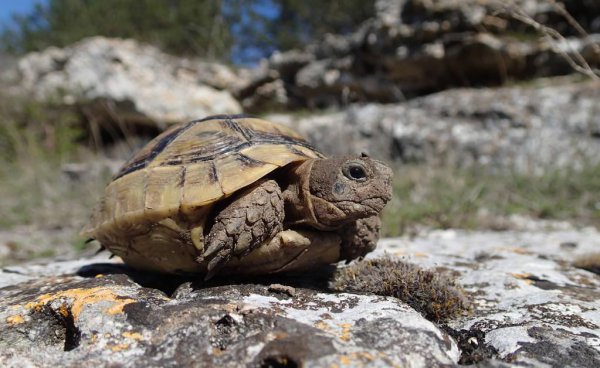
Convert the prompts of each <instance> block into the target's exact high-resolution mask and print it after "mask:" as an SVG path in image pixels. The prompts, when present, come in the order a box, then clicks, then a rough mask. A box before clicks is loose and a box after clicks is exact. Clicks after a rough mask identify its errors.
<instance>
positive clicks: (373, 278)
mask: <svg viewBox="0 0 600 368" xmlns="http://www.w3.org/2000/svg"><path fill="white" fill-rule="evenodd" d="M330 286H331V288H332V289H334V290H336V291H340V292H360V293H370V294H376V295H383V296H392V297H395V298H398V299H400V300H402V301H403V302H405V303H407V304H408V305H410V306H411V307H412V308H414V309H415V310H417V311H418V312H419V313H421V314H423V315H424V316H425V318H427V319H429V320H432V321H435V322H443V321H447V320H449V319H452V318H454V317H458V316H460V315H462V314H463V313H466V312H467V311H468V309H469V303H468V301H467V298H466V296H465V295H466V294H465V292H464V291H463V289H462V288H461V287H460V286H459V285H457V284H456V282H455V281H454V279H453V278H452V277H450V276H449V275H448V274H447V273H444V272H438V271H435V270H426V269H423V268H421V267H419V266H417V265H414V264H410V263H406V262H403V261H401V260H394V259H392V258H389V257H385V258H379V259H373V260H363V261H359V262H357V263H355V264H353V265H351V266H348V267H344V268H341V269H339V270H337V271H336V272H335V273H334V275H333V277H332V279H331V282H330Z"/></svg>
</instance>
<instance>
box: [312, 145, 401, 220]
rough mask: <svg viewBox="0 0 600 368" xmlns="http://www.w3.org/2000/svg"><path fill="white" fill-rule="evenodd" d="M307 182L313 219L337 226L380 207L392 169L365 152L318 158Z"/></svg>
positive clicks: (387, 197) (386, 195)
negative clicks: (355, 154)
mask: <svg viewBox="0 0 600 368" xmlns="http://www.w3.org/2000/svg"><path fill="white" fill-rule="evenodd" d="M309 185H310V193H311V197H312V206H313V210H314V214H315V217H316V220H317V221H318V222H319V223H320V225H322V226H325V227H338V226H341V225H344V224H346V223H349V222H352V221H355V220H358V219H360V218H366V217H371V216H375V215H378V214H379V213H380V212H381V210H383V207H384V206H385V205H386V203H387V202H388V201H389V200H390V199H391V198H392V170H391V169H390V168H389V167H387V166H386V165H385V164H383V163H382V162H379V161H376V160H373V159H372V158H370V157H368V156H367V155H366V154H362V155H361V156H342V157H334V158H327V159H319V160H315V162H314V163H313V165H312V168H311V171H310V180H309Z"/></svg>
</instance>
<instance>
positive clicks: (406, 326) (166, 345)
mask: <svg viewBox="0 0 600 368" xmlns="http://www.w3.org/2000/svg"><path fill="white" fill-rule="evenodd" d="M86 261H87V262H85V261H83V262H82V261H73V262H62V263H57V264H56V263H55V264H50V265H47V266H45V267H46V268H44V266H25V267H10V268H8V269H4V271H3V272H2V273H0V280H1V281H0V282H3V283H4V285H5V286H4V288H2V289H0V294H1V295H2V302H0V303H1V304H2V309H1V312H0V346H1V347H2V348H1V349H0V351H1V352H0V363H1V364H2V366H6V367H13V366H23V365H32V366H51V365H58V366H70V365H76V364H77V365H78V366H81V365H80V364H81V363H82V362H84V365H83V366H85V367H88V366H89V367H91V366H111V365H114V364H118V365H124V366H142V365H143V366H151V367H159V366H160V367H164V366H224V367H238V366H296V367H298V366H311V367H330V366H332V365H346V366H362V365H365V364H368V365H376V366H392V365H393V364H400V365H402V366H406V367H425V366H428V367H438V366H444V365H447V364H452V363H454V362H456V361H457V360H458V349H457V347H456V345H455V344H454V342H453V341H452V340H451V339H450V338H449V337H448V336H447V335H446V334H445V333H443V332H442V331H441V330H440V329H438V328H437V327H436V326H434V325H433V324H432V323H431V322H429V321H427V320H425V319H424V318H423V317H421V316H420V315H419V314H418V313H417V312H415V311H414V310H412V309H411V308H409V307H408V306H406V305H404V304H402V303H401V302H399V301H398V300H395V299H393V298H384V297H379V296H373V295H356V294H344V293H339V294H332V293H327V292H323V291H315V290H311V289H307V288H302V287H296V288H295V289H294V293H293V295H288V294H282V293H281V292H280V291H279V290H275V289H273V287H272V286H268V283H267V284H265V285H262V284H253V283H247V282H244V283H241V284H240V283H234V284H232V285H221V286H218V285H212V286H203V285H198V284H194V283H190V282H186V283H182V284H181V285H179V286H178V287H177V288H176V290H175V291H173V289H172V287H171V288H170V289H169V288H168V287H166V286H165V285H164V283H162V290H160V289H157V288H156V284H154V286H155V287H150V286H148V284H146V286H142V285H141V284H138V283H136V282H134V281H133V280H134V279H135V280H138V281H140V280H144V282H142V284H144V283H148V282H149V279H148V276H147V275H141V274H139V273H130V275H128V274H127V273H128V272H131V271H128V270H127V269H126V268H125V267H123V266H122V265H118V264H104V265H102V263H100V264H97V263H96V262H107V260H106V259H104V258H93V259H88V260H86ZM77 272H78V273H79V274H80V275H85V276H87V277H85V276H77V275H75V273H77ZM99 272H101V273H110V274H106V275H96V273H99ZM15 275H18V276H19V277H17V278H15ZM94 275H96V276H95V277H92V276H94ZM162 278H163V279H164V277H162ZM154 282H156V279H155V280H154ZM151 283H152V282H151ZM165 291H167V292H166V293H165Z"/></svg>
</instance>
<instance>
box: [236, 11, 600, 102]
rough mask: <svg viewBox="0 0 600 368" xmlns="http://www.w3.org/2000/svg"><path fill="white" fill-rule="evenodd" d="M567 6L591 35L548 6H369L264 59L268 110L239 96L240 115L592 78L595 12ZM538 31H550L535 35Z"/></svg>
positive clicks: (597, 52) (250, 89) (252, 87)
mask: <svg viewBox="0 0 600 368" xmlns="http://www.w3.org/2000/svg"><path fill="white" fill-rule="evenodd" d="M564 6H565V7H566V11H568V12H570V13H571V14H572V15H573V16H574V17H575V19H577V20H578V21H580V23H581V26H582V27H583V28H584V29H587V30H589V31H590V33H592V34H591V35H585V34H581V33H580V32H578V31H577V30H576V29H575V28H574V27H573V25H572V24H571V23H569V21H568V17H566V16H565V15H564V9H563V7H561V6H559V5H556V4H554V3H549V2H547V1H539V0H512V1H507V2H500V1H497V0H485V1H481V0H466V1H455V0H439V1H425V0H381V1H376V2H375V9H376V16H375V17H374V18H372V19H368V20H366V21H365V22H364V23H363V24H361V25H359V26H357V27H356V29H355V30H354V32H352V33H351V34H348V35H327V36H326V37H323V38H322V39H321V40H318V41H317V42H315V43H314V44H312V45H309V46H307V47H306V48H305V49H304V50H291V51H287V52H283V53H277V54H275V55H273V56H272V57H271V58H269V60H268V61H266V63H265V65H262V66H261V72H262V73H268V72H265V70H267V71H272V72H273V74H272V75H274V78H277V79H278V81H280V83H281V87H279V88H280V92H278V94H277V95H276V97H275V95H273V97H272V100H271V102H270V103H267V102H265V100H264V99H261V100H259V101H256V102H257V103H255V101H253V100H252V99H251V98H245V99H244V100H243V104H244V108H245V109H246V110H248V111H264V109H265V108H269V109H273V108H274V107H279V108H280V109H281V108H290V107H291V108H311V109H312V108H327V107H331V106H345V105H347V104H348V103H351V102H383V103H388V102H398V101H404V100H405V99H407V98H413V97H416V96H421V95H424V94H428V93H431V92H436V91H440V90H444V89H448V88H453V87H457V86H497V85H502V84H505V83H507V82H510V81H514V80H529V79H532V78H537V77H543V76H553V75H563V74H569V73H574V72H575V71H576V70H579V71H583V72H585V73H587V74H588V75H590V76H591V75H593V74H594V68H597V67H598V66H599V65H600V63H599V60H600V46H599V45H600V40H599V35H598V34H593V33H599V32H600V30H598V25H599V24H600V17H599V16H597V14H598V12H597V11H596V10H597V6H596V5H594V4H593V2H577V1H566V2H565V4H564ZM543 27H548V28H549V29H550V31H549V32H550V33H548V34H544V33H543V32H541V29H543ZM556 31H557V32H559V33H560V34H561V35H562V36H558V35H556V34H555V33H553V32H556ZM574 64H577V65H578V66H577V67H575V66H574ZM282 71H285V72H282ZM253 82H254V83H250V84H247V85H246V86H245V87H244V88H242V89H243V90H244V91H245V92H246V94H247V95H248V96H249V95H252V94H253V93H254V91H258V90H259V89H260V88H261V84H260V83H256V80H254V81H253ZM264 83H265V84H266V83H268V84H271V85H272V84H273V80H268V81H264ZM282 95H284V96H286V98H282Z"/></svg>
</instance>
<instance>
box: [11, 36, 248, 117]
mask: <svg viewBox="0 0 600 368" xmlns="http://www.w3.org/2000/svg"><path fill="white" fill-rule="evenodd" d="M18 72H19V75H20V79H19V81H18V84H17V89H18V90H19V91H20V92H21V93H26V94H28V95H31V96H33V97H35V98H37V99H40V100H47V99H56V98H62V99H63V101H65V102H67V103H71V104H72V103H80V104H87V103H90V102H92V101H103V104H101V105H100V106H99V107H98V106H95V108H92V109H88V110H87V111H90V112H91V113H92V114H93V115H94V116H93V117H98V116H99V115H101V114H102V113H104V114H107V115H111V114H112V115H113V120H114V119H116V120H121V121H123V120H124V121H125V122H126V123H127V122H129V121H138V122H139V121H142V122H143V121H149V122H154V123H158V124H168V123H173V122H180V121H187V120H191V119H196V118H199V117H204V116H207V115H213V114H229V113H239V112H240V111H241V106H240V104H239V103H238V102H237V101H236V100H235V99H234V98H233V96H232V95H231V93H230V92H228V91H227V88H231V89H233V88H235V86H236V83H239V82H240V80H241V79H242V78H238V76H237V75H236V73H235V72H234V71H233V70H231V69H229V68H227V67H226V66H224V65H220V64H216V63H208V62H205V61H199V60H192V59H185V58H175V57H173V56H169V55H166V54H164V53H162V52H161V51H159V50H158V49H157V48H155V47H153V46H149V45H143V44H140V43H138V42H136V41H134V40H121V39H110V38H105V37H92V38H87V39H84V40H82V41H80V42H77V43H75V44H73V45H71V46H69V47H65V48H62V49H61V48H56V47H50V48H48V49H46V50H43V51H40V52H33V53H29V54H27V55H26V56H24V57H23V58H22V59H20V60H19V62H18ZM107 102H108V103H107ZM114 116H116V118H115V117H114Z"/></svg>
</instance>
